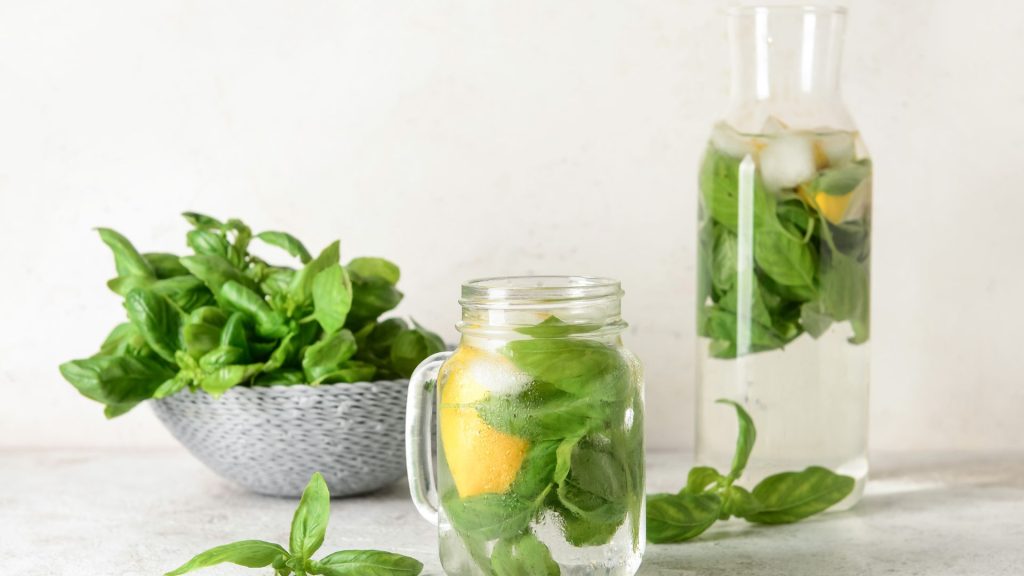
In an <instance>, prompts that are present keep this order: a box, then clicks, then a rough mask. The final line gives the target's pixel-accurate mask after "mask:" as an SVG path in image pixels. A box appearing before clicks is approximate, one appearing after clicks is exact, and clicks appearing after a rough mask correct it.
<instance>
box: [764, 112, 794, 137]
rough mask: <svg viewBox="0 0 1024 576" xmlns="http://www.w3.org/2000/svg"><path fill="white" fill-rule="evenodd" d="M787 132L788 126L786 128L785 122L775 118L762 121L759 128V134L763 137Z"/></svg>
mask: <svg viewBox="0 0 1024 576" xmlns="http://www.w3.org/2000/svg"><path fill="white" fill-rule="evenodd" d="M788 130H789V126H786V123H785V122H783V121H782V120H779V119H778V118H776V117H775V116H769V117H768V119H767V120H765V121H764V125H763V126H761V134H764V135H765V136H778V135H779V134H782V133H784V132H786V131H788Z"/></svg>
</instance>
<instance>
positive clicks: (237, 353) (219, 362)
mask: <svg viewBox="0 0 1024 576" xmlns="http://www.w3.org/2000/svg"><path fill="white" fill-rule="evenodd" d="M245 360H246V357H245V351H244V350H242V349H241V348H236V347H234V346H230V345H228V346H225V345H217V346H214V347H213V348H211V349H210V350H209V351H208V352H207V353H206V354H204V355H203V356H202V357H201V358H199V367H200V368H202V369H203V370H205V371H207V372H213V371H215V370H218V369H220V368H225V367H227V366H231V365H233V364H240V363H242V362H244V361H245ZM225 376H227V374H225ZM236 383H237V382H236Z"/></svg>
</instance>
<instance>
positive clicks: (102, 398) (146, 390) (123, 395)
mask: <svg viewBox="0 0 1024 576" xmlns="http://www.w3.org/2000/svg"><path fill="white" fill-rule="evenodd" d="M60 373H61V375H62V376H64V379H65V380H67V381H68V382H69V383H70V384H71V385H72V386H74V387H75V388H76V389H77V390H78V391H79V392H80V393H81V394H82V395H83V396H85V397H86V398H89V399H90V400H95V401H97V402H102V403H103V404H108V405H116V404H125V405H131V406H134V405H135V404H138V403H139V402H141V401H143V400H146V399H148V398H150V397H151V396H152V395H153V392H154V391H155V390H156V389H157V388H158V387H159V386H160V384H161V383H163V382H164V381H166V380H167V379H169V378H172V377H173V376H174V372H173V371H172V370H171V368H170V367H169V366H168V365H167V364H165V363H163V362H161V361H159V360H158V359H152V358H144V357H138V356H93V357H92V358H85V359H82V360H72V361H71V362H65V363H64V364H61V366H60ZM122 413H123V412H122Z"/></svg>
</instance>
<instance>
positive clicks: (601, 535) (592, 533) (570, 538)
mask: <svg viewBox="0 0 1024 576" xmlns="http://www.w3.org/2000/svg"><path fill="white" fill-rule="evenodd" d="M556 510H557V511H558V515H559V517H560V520H561V525H562V535H563V536H565V540H566V541H567V542H569V543H570V544H572V545H573V546H576V547H584V546H604V545H605V544H607V543H609V542H611V540H612V538H614V537H615V533H616V532H617V531H618V530H619V527H620V526H622V522H598V521H596V520H594V519H592V518H584V517H581V516H577V515H575V514H573V513H572V512H570V511H569V510H566V509H565V508H564V507H559V508H556Z"/></svg>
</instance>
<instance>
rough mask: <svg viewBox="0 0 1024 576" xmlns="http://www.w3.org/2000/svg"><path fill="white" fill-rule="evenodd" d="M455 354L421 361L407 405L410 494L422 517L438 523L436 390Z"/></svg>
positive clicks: (443, 354)
mask: <svg viewBox="0 0 1024 576" xmlns="http://www.w3.org/2000/svg"><path fill="white" fill-rule="evenodd" d="M451 355H452V353H451V352H438V353H437V354H434V355H433V356H430V357H429V358H427V359H426V360H424V361H423V362H420V365H419V366H417V367H416V370H415V371H413V373H412V377H410V378H409V399H408V401H407V403H406V405H405V470H406V472H407V473H408V475H409V493H410V495H411V496H412V503H413V504H415V505H416V510H417V511H419V513H420V516H423V517H424V518H426V519H427V520H428V521H429V522H431V523H432V524H434V525H435V526H436V525H437V504H435V503H434V502H433V500H431V495H436V494H437V477H436V476H435V475H434V447H433V446H432V445H431V444H432V442H431V431H432V430H433V428H434V423H433V417H432V415H433V406H434V396H435V395H434V394H432V392H433V391H434V388H435V387H436V386H437V372H438V370H440V369H441V365H442V364H444V362H445V360H447V359H448V358H449V357H450V356H451Z"/></svg>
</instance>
